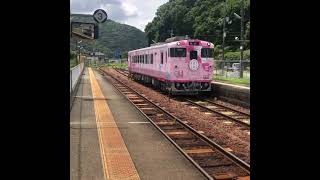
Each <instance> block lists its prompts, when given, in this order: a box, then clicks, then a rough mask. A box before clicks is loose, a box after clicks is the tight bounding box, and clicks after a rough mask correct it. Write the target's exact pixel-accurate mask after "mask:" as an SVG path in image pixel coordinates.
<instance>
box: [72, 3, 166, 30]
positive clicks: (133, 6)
mask: <svg viewBox="0 0 320 180" xmlns="http://www.w3.org/2000/svg"><path fill="white" fill-rule="evenodd" d="M168 1H169V0H70V9H71V13H72V14H93V12H94V11H95V10H96V9H100V8H101V9H103V10H105V11H106V12H107V14H108V19H111V20H113V21H116V22H120V23H123V24H128V25H131V26H134V27H136V28H138V29H140V30H141V31H144V28H145V26H146V25H147V24H148V22H151V21H152V19H153V18H154V17H155V13H156V11H157V9H158V7H159V6H160V5H162V4H164V3H166V2H168Z"/></svg>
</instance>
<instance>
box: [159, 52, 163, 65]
mask: <svg viewBox="0 0 320 180" xmlns="http://www.w3.org/2000/svg"><path fill="white" fill-rule="evenodd" d="M160 64H163V52H161V63H160Z"/></svg>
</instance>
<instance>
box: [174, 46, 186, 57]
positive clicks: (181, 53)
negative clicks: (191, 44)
mask: <svg viewBox="0 0 320 180" xmlns="http://www.w3.org/2000/svg"><path fill="white" fill-rule="evenodd" d="M186 55H187V53H186V48H170V57H186Z"/></svg>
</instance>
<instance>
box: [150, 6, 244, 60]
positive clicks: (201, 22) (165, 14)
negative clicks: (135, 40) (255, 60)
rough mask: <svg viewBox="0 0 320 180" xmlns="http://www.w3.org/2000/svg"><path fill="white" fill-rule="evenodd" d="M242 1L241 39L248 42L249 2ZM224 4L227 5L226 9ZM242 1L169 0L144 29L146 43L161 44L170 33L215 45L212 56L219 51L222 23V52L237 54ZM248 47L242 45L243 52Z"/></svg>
mask: <svg viewBox="0 0 320 180" xmlns="http://www.w3.org/2000/svg"><path fill="white" fill-rule="evenodd" d="M243 1H244V3H243V4H244V37H245V39H247V40H249V39H250V1H249V0H243ZM225 2H226V6H225ZM240 9H241V0H169V2H167V3H165V4H163V5H161V6H160V7H159V8H158V9H157V12H156V17H154V19H153V20H152V22H149V23H148V24H147V26H146V28H145V33H146V35H147V37H148V43H149V44H151V43H152V40H154V41H156V42H160V41H164V40H165V39H166V38H168V37H170V32H171V30H173V34H174V36H179V35H180V36H184V35H188V36H189V37H192V38H197V39H202V40H208V41H210V42H213V43H214V44H215V45H216V50H217V51H216V50H215V54H216V53H219V51H221V44H222V34H223V31H222V30H223V20H224V17H225V16H226V17H228V18H229V21H228V22H227V23H226V38H225V46H226V48H225V50H227V51H239V47H240V43H239V42H236V41H235V37H239V38H240V29H241V28H240V27H241V26H240V22H241V21H240V19H239V18H237V17H236V16H235V15H234V13H237V14H238V15H240ZM249 48H250V43H246V44H245V49H249Z"/></svg>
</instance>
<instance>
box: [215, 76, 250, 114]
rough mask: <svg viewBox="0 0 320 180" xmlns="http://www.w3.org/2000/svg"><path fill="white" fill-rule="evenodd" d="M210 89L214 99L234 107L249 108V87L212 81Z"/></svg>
mask: <svg viewBox="0 0 320 180" xmlns="http://www.w3.org/2000/svg"><path fill="white" fill-rule="evenodd" d="M211 87H212V92H213V95H214V96H215V97H217V98H219V99H221V100H223V101H226V102H230V103H232V104H235V105H240V106H243V107H246V108H250V87H246V86H240V85H234V84H228V83H223V82H218V81H212V82H211Z"/></svg>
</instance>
